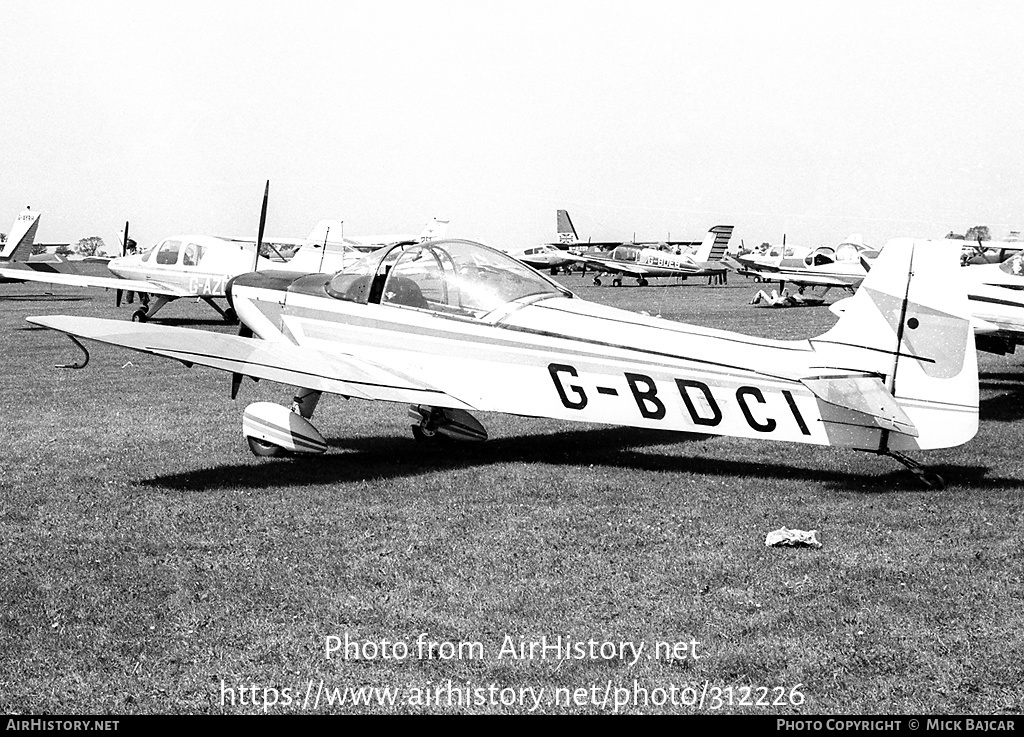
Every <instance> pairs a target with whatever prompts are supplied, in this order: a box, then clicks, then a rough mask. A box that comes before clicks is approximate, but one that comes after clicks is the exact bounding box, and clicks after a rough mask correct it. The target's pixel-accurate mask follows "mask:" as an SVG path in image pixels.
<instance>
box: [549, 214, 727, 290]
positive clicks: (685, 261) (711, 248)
mask: <svg viewBox="0 0 1024 737" xmlns="http://www.w3.org/2000/svg"><path fill="white" fill-rule="evenodd" d="M732 230H733V226H731V225H716V226H715V227H713V228H712V229H711V230H709V231H708V233H707V235H706V236H705V237H704V241H703V242H702V243H701V244H700V247H699V248H698V249H697V251H696V252H695V253H693V254H689V253H682V252H680V253H675V252H673V251H665V250H661V249H658V248H641V247H639V246H616V247H615V248H614V249H613V250H612V252H611V255H609V256H600V255H597V254H595V253H589V252H588V253H584V254H582V255H579V256H577V255H573V254H568V256H567V257H568V258H571V259H573V260H574V261H578V262H580V263H582V264H583V265H584V267H585V269H587V268H589V269H591V270H593V271H597V272H598V274H597V275H596V276H595V277H594V284H596V285H598V286H600V284H601V273H608V274H611V275H612V285H613V286H616V287H619V286H622V278H623V277H624V276H631V277H635V278H636V280H637V283H638V284H639V285H640V286H641V287H644V286H647V284H648V281H647V280H648V279H651V278H654V277H662V276H677V277H682V278H683V279H685V278H686V277H688V276H714V275H722V274H725V272H726V271H728V268H727V267H726V265H725V264H724V263H723V261H722V257H723V256H725V252H726V249H727V248H728V247H729V238H730V237H731V236H732Z"/></svg>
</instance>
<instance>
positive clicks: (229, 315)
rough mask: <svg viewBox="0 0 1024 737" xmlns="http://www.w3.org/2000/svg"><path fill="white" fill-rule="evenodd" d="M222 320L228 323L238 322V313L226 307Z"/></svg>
mask: <svg viewBox="0 0 1024 737" xmlns="http://www.w3.org/2000/svg"><path fill="white" fill-rule="evenodd" d="M224 319H225V320H226V321H227V322H230V323H236V322H238V313H237V312H235V310H234V308H233V307H228V308H227V309H226V310H224Z"/></svg>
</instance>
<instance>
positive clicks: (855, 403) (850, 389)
mask: <svg viewBox="0 0 1024 737" xmlns="http://www.w3.org/2000/svg"><path fill="white" fill-rule="evenodd" d="M800 381H801V382H802V383H803V385H804V386H806V387H807V388H808V389H810V390H811V391H812V392H813V393H814V396H816V397H817V398H818V399H820V400H821V401H823V402H827V403H829V404H834V405H836V406H837V407H843V408H844V409H850V410H853V411H855V412H861V413H863V414H866V415H868V416H869V417H871V418H872V419H873V420H874V422H875V424H876V425H878V427H880V428H882V429H883V430H892V431H893V432H898V433H901V434H903V435H910V436H911V437H914V438H916V437H918V435H919V433H918V431H917V428H916V427H915V426H914V423H913V421H911V419H910V418H909V417H907V415H906V413H905V412H904V411H903V409H902V408H901V407H900V405H899V403H898V402H897V401H896V399H895V398H894V397H893V396H892V394H890V393H889V390H888V389H886V388H885V385H884V384H882V380H881V379H880V378H879V377H877V376H873V375H869V374H838V375H832V376H813V377H807V378H803V379H801V380H800Z"/></svg>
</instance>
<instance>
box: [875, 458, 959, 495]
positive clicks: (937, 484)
mask: <svg viewBox="0 0 1024 737" xmlns="http://www.w3.org/2000/svg"><path fill="white" fill-rule="evenodd" d="M885 455H888V456H889V457H891V458H892V459H894V460H896V461H899V462H900V463H902V464H903V465H904V466H906V467H907V469H908V470H909V471H910V472H911V473H912V474H914V475H915V476H917V478H918V480H919V481H920V482H921V483H922V484H924V485H925V486H927V487H928V488H929V489H935V490H936V491H940V490H942V489H945V488H946V480H945V479H944V478H942V477H941V476H940V475H939V474H937V473H935V472H934V471H929V470H927V469H926V468H925V467H924V466H922V465H921V464H920V463H918V462H917V461H915V460H914V459H913V458H910V457H909V456H906V455H904V454H903V453H900V452H898V451H895V450H887V451H885Z"/></svg>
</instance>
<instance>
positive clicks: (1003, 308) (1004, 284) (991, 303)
mask: <svg viewBox="0 0 1024 737" xmlns="http://www.w3.org/2000/svg"><path fill="white" fill-rule="evenodd" d="M959 280H960V282H961V284H962V285H963V288H964V289H966V291H967V304H968V307H969V309H970V314H971V326H972V327H973V328H974V335H975V342H976V344H977V347H978V350H980V351H986V352H988V353H996V354H999V355H1005V354H1007V353H1014V352H1015V351H1016V348H1017V346H1018V345H1020V344H1024V253H1017V255H1015V256H1011V257H1010V258H1008V259H1006V260H1005V261H1003V262H1002V263H1001V264H978V265H972V266H965V267H963V268H962V269H960V272H959ZM851 299H852V298H847V299H841V300H839V301H838V302H836V303H834V304H832V305H830V306H829V309H830V310H831V311H832V312H834V313H835V314H836V315H839V316H842V314H843V313H844V312H845V311H846V310H847V309H848V308H849V306H850V305H851V304H852V303H851V301H850V300H851Z"/></svg>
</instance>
